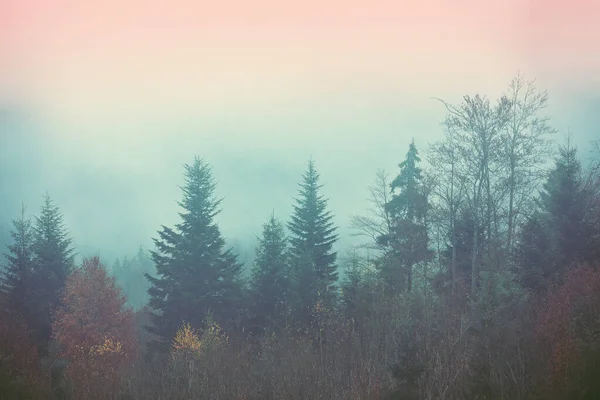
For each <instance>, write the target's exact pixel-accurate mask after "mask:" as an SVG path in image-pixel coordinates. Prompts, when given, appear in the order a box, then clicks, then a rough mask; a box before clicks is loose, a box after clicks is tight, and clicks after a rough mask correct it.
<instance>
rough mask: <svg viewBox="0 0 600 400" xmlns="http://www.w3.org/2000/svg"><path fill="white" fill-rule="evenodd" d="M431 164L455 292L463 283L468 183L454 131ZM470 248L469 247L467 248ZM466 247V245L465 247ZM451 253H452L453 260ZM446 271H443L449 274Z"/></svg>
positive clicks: (441, 243)
mask: <svg viewBox="0 0 600 400" xmlns="http://www.w3.org/2000/svg"><path fill="white" fill-rule="evenodd" d="M429 163H430V165H431V167H432V171H433V177H434V179H435V184H434V185H432V197H433V201H432V214H433V218H432V219H433V221H434V223H435V227H436V230H437V233H438V235H439V236H438V238H437V239H438V253H441V252H443V254H440V260H442V259H444V258H446V259H448V258H449V263H448V264H449V267H448V271H447V272H448V273H449V275H450V282H451V285H452V292H453V293H454V292H455V291H456V287H457V281H458V279H459V268H458V263H459V261H458V259H457V258H458V257H459V254H458V251H459V249H458V248H459V247H460V245H461V244H463V243H459V237H460V233H461V232H460V231H459V229H458V228H457V225H458V224H459V223H460V222H459V218H460V217H461V215H460V214H461V207H462V208H464V207H463V206H464V196H465V190H466V187H465V180H464V179H463V178H462V177H461V174H460V170H459V168H460V160H459V159H458V145H457V143H456V135H455V134H454V131H453V130H447V131H446V138H445V140H444V141H441V142H437V143H434V144H432V145H431V146H430V150H429ZM466 246H467V248H468V246H469V244H466ZM463 247H464V244H463ZM447 250H450V255H449V257H444V256H447V254H446V253H447ZM445 273H446V271H443V274H445Z"/></svg>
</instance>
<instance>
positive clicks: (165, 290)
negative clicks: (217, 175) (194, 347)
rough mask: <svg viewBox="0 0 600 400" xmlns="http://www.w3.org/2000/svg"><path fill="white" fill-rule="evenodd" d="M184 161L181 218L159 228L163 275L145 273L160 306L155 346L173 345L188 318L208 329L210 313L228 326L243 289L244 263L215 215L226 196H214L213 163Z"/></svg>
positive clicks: (156, 255) (153, 301) (158, 261)
mask: <svg viewBox="0 0 600 400" xmlns="http://www.w3.org/2000/svg"><path fill="white" fill-rule="evenodd" d="M184 167H185V185H184V186H183V187H182V190H183V200H182V201H181V202H179V203H178V204H179V206H180V207H181V208H182V209H183V212H181V213H179V215H180V217H181V222H180V223H179V224H177V225H175V228H174V229H171V228H168V227H166V226H163V227H162V230H161V231H159V239H155V240H154V242H155V245H156V250H155V251H152V252H151V256H152V259H153V261H154V263H155V265H156V272H157V277H152V276H151V275H150V274H145V276H146V278H147V279H148V280H149V281H150V288H149V289H148V293H149V295H150V301H149V305H150V307H151V308H152V309H154V313H153V317H152V319H153V324H154V326H151V327H149V328H148V329H149V331H150V332H151V333H154V334H156V335H158V336H159V338H160V339H159V340H158V341H156V342H155V343H153V345H154V346H153V348H154V349H163V350H168V344H169V342H170V341H171V340H172V339H173V337H174V336H175V334H176V332H177V329H178V328H179V327H180V326H181V325H182V323H190V324H191V325H192V326H194V327H197V328H199V329H201V330H202V329H203V328H204V327H205V323H206V317H207V315H209V313H213V314H214V317H215V320H216V322H217V323H219V325H221V326H224V327H227V326H228V325H230V323H231V321H232V320H233V318H234V317H235V313H236V307H237V306H238V302H239V297H240V295H241V285H240V282H239V276H240V272H241V264H239V263H238V262H237V257H236V256H235V255H234V254H233V253H232V252H231V250H225V251H224V250H223V248H224V245H225V240H224V239H223V237H222V236H221V232H220V230H219V227H218V226H217V224H216V223H215V221H214V217H215V216H216V215H217V214H218V212H219V210H218V207H219V204H220V202H221V200H218V199H216V198H215V197H214V191H215V187H216V184H215V182H214V180H213V177H212V171H211V167H210V166H209V165H208V164H207V163H205V162H204V161H203V160H202V159H200V158H197V157H196V158H195V159H194V163H193V164H191V165H185V166H184ZM165 345H166V346H165Z"/></svg>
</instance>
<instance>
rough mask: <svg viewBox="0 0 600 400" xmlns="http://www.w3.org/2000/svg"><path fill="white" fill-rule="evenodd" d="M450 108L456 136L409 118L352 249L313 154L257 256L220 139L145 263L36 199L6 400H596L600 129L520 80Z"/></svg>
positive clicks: (1, 322) (11, 273)
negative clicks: (570, 128)
mask: <svg viewBox="0 0 600 400" xmlns="http://www.w3.org/2000/svg"><path fill="white" fill-rule="evenodd" d="M436 101H438V102H439V104H440V106H441V107H443V108H444V109H445V112H446V117H445V119H444V120H443V121H440V130H443V138H442V139H441V140H438V141H435V142H432V143H429V144H428V145H427V146H426V147H425V146H423V147H422V148H417V145H416V144H415V141H414V140H412V141H411V140H410V138H411V136H410V135H411V134H410V132H398V140H399V141H402V142H403V143H404V142H406V148H405V150H406V152H405V154H403V155H400V157H399V159H398V169H397V170H395V171H384V170H378V171H377V173H376V174H375V176H374V177H373V184H372V186H371V187H369V188H356V193H357V196H369V199H370V208H369V209H368V210H356V216H355V217H353V219H352V232H353V235H354V236H355V237H357V238H360V239H361V243H362V244H361V245H360V246H355V247H353V248H351V249H349V250H347V251H344V252H340V253H339V254H338V251H337V250H336V249H337V247H336V243H337V242H338V240H339V233H338V229H339V227H338V226H336V225H335V223H334V221H333V216H334V212H335V210H332V209H330V207H329V204H328V201H329V199H328V198H326V197H325V196H324V195H323V194H322V190H321V189H322V183H321V175H320V173H319V160H317V159H312V158H311V159H310V160H307V164H306V169H305V172H304V174H303V175H302V176H299V177H298V190H297V193H296V194H295V203H294V205H293V212H292V215H290V216H289V217H288V216H283V215H277V214H276V213H275V212H273V213H271V214H270V215H265V216H264V224H263V225H262V227H257V228H256V232H257V236H258V244H257V246H256V249H255V254H254V256H253V257H252V260H251V262H249V263H246V264H244V263H243V262H242V261H241V260H240V255H239V254H237V253H236V252H235V251H234V250H233V249H232V248H230V246H228V245H227V244H226V243H227V242H226V238H225V237H224V235H223V233H222V231H221V229H220V227H219V225H218V223H217V222H216V219H215V218H216V217H217V216H218V214H219V212H220V211H221V200H222V198H221V197H219V187H218V181H217V179H216V177H215V174H213V168H212V166H211V163H210V154H198V156H197V157H195V158H194V159H191V160H182V161H181V163H182V164H183V163H185V164H184V168H183V169H182V171H181V175H182V179H181V181H180V182H173V185H174V186H175V185H180V186H181V197H180V198H179V199H173V202H177V205H178V206H179V210H180V211H179V214H178V216H179V222H178V223H177V224H174V225H172V226H165V225H163V226H159V227H156V229H157V232H156V235H155V236H154V237H153V242H154V246H153V247H152V248H151V249H145V248H142V247H140V248H139V250H138V251H137V252H135V253H133V252H132V253H133V254H132V255H131V256H129V257H121V258H119V259H117V260H114V259H103V258H102V257H101V256H100V255H96V256H91V257H85V258H83V261H81V262H76V261H75V260H76V257H75V256H76V251H77V249H76V248H75V247H74V245H73V238H72V237H71V236H70V233H69V227H68V226H67V225H66V224H65V222H64V220H63V214H62V211H61V208H60V204H57V203H55V201H54V200H53V198H52V197H51V194H49V193H48V194H46V196H45V200H44V202H43V204H42V205H41V208H40V209H39V212H38V214H37V215H34V216H33V217H30V216H29V215H28V213H27V212H26V208H25V205H24V206H23V208H22V212H21V213H20V214H19V215H15V216H14V221H13V225H12V230H11V232H10V244H9V245H8V246H7V247H6V248H5V249H3V250H4V254H5V257H4V259H3V260H2V269H0V399H2V400H4V399H7V400H12V399H74V400H87V399H115V400H116V399H119V400H125V399H136V400H138V399H140V400H142V399H215V400H236V399H238V400H242V399H243V400H258V399H267V400H268V399H290V400H295V399H339V400H359V399H360V400H380V399H381V400H383V399H400V400H410V399H427V400H434V399H447V400H459V399H486V400H490V399H510V400H525V399H527V400H529V399H531V400H536V399H540V400H542V399H543V400H553V399H574V400H577V399H580V400H584V399H586V400H591V399H600V379H598V377H599V376H600V140H598V141H596V142H591V143H589V147H588V148H585V149H578V148H577V147H576V146H575V145H574V144H573V141H572V138H571V135H570V133H569V132H559V131H557V130H556V129H555V128H554V127H553V124H552V120H551V116H549V115H547V106H548V102H549V96H548V93H547V92H546V91H544V90H540V89H538V88H537V87H536V84H535V81H529V80H526V79H524V78H523V77H522V76H520V75H518V76H516V77H515V78H514V79H513V80H512V81H511V82H510V83H509V85H508V86H507V88H506V89H505V92H504V94H502V95H501V96H499V98H497V99H491V98H489V97H487V96H485V95H481V94H476V95H465V96H464V97H463V98H462V101H461V102H459V103H456V104H454V103H450V102H447V101H445V100H442V99H436ZM598 137H599V139H600V134H599V135H598ZM342 146H343V145H342ZM590 154H592V156H591V157H590V156H589V155H590ZM350 178H351V177H350ZM348 182H349V183H350V184H351V182H352V180H351V179H349V180H348ZM290 195H291V196H293V195H294V194H293V193H291V194H290ZM273 206H275V204H274V205H273Z"/></svg>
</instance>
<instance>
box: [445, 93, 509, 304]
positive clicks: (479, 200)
mask: <svg viewBox="0 0 600 400" xmlns="http://www.w3.org/2000/svg"><path fill="white" fill-rule="evenodd" d="M440 101H441V102H442V103H443V104H444V106H445V107H446V110H447V111H448V113H449V114H448V116H447V118H446V120H445V122H444V124H445V125H446V127H447V128H448V130H449V131H452V132H453V135H454V139H455V147H454V151H456V153H455V160H459V163H460V164H459V168H458V169H459V171H460V172H459V173H460V174H461V175H462V179H464V182H465V184H466V185H467V186H468V187H469V190H468V191H466V193H465V194H466V195H467V197H468V198H469V200H470V204H471V207H472V211H473V215H474V227H473V228H474V235H473V245H472V253H471V293H472V294H473V295H474V294H475V292H476V288H477V276H478V272H479V271H478V270H477V260H478V257H479V254H478V249H479V247H480V243H478V238H479V234H480V232H479V229H480V226H485V227H486V231H485V233H486V234H487V238H488V240H487V249H488V254H487V256H488V259H491V255H492V254H491V253H492V247H491V243H492V242H491V240H490V239H491V233H492V232H493V230H492V224H493V220H494V215H495V214H496V210H495V205H496V204H498V202H497V201H495V199H494V194H495V193H494V186H495V182H493V181H492V180H493V179H495V177H496V176H498V172H499V171H500V170H501V169H502V160H501V159H502V152H501V149H502V132H503V131H504V129H505V127H506V124H507V122H508V118H509V111H510V109H511V102H510V100H509V99H508V98H507V97H506V96H502V97H501V98H500V99H499V100H498V102H497V104H494V105H492V104H491V103H490V101H489V100H488V99H487V98H486V97H482V96H480V95H475V96H474V97H471V96H465V97H464V98H463V102H462V103H461V104H460V105H452V104H449V103H447V102H445V101H443V100H440ZM496 230H497V229H496Z"/></svg>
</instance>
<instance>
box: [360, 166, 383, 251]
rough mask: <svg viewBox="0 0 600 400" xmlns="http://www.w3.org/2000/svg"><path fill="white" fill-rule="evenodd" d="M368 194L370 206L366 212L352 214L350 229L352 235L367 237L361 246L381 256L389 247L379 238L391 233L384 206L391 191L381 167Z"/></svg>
mask: <svg viewBox="0 0 600 400" xmlns="http://www.w3.org/2000/svg"><path fill="white" fill-rule="evenodd" d="M369 194H370V197H369V203H370V205H371V207H370V208H369V209H368V210H367V212H368V214H367V215H364V216H353V217H352V220H351V229H352V230H353V231H354V233H353V235H354V236H362V237H366V238H368V239H369V242H368V243H365V244H364V245H362V246H361V247H364V248H365V249H367V250H371V251H374V252H375V254H376V255H378V256H381V255H383V254H385V253H386V252H388V251H389V250H390V249H389V247H388V246H387V245H386V244H385V243H383V242H382V241H381V240H379V239H380V238H381V237H383V236H386V235H391V233H392V220H391V217H390V212H389V210H388V208H387V207H386V204H388V203H389V202H390V201H391V200H392V193H391V187H390V182H389V178H388V174H387V173H386V172H385V171H383V170H381V169H380V170H378V171H377V173H376V175H375V183H374V184H373V185H372V186H371V187H370V188H369Z"/></svg>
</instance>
